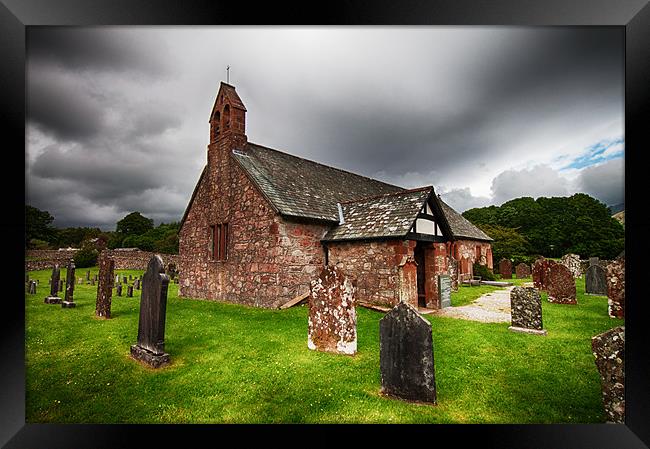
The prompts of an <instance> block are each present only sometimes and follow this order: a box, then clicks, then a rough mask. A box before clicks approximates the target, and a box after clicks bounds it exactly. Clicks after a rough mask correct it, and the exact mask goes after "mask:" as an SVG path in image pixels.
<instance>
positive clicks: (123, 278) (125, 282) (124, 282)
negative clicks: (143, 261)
mask: <svg viewBox="0 0 650 449" xmlns="http://www.w3.org/2000/svg"><path fill="white" fill-rule="evenodd" d="M122 284H128V282H127V281H126V276H122Z"/></svg>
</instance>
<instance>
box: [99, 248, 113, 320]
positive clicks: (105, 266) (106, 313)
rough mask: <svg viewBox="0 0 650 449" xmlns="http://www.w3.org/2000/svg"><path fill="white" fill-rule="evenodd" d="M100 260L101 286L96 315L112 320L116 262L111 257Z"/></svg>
mask: <svg viewBox="0 0 650 449" xmlns="http://www.w3.org/2000/svg"><path fill="white" fill-rule="evenodd" d="M99 259H100V260H99V285H98V286H97V299H96V300H95V315H96V316H98V317H101V318H105V319H110V317H111V301H112V296H113V270H114V268H115V260H114V259H112V258H110V257H100V258H99Z"/></svg>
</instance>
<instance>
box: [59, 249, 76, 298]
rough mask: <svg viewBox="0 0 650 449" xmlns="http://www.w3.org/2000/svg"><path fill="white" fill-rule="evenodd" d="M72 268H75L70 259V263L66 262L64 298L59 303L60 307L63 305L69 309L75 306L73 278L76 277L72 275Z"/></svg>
mask: <svg viewBox="0 0 650 449" xmlns="http://www.w3.org/2000/svg"><path fill="white" fill-rule="evenodd" d="M74 270H75V266H74V262H73V261H70V263H69V264H68V274H67V277H66V283H65V299H64V301H63V302H62V303H61V307H63V308H64V309H71V308H73V307H74V306H76V304H75V302H74V280H75V279H76V278H75V275H74Z"/></svg>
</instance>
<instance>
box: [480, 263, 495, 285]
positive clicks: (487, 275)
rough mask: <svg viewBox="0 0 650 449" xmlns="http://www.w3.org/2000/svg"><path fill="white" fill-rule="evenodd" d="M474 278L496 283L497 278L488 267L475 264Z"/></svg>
mask: <svg viewBox="0 0 650 449" xmlns="http://www.w3.org/2000/svg"><path fill="white" fill-rule="evenodd" d="M474 276H481V279H483V280H486V281H496V280H497V278H496V276H495V275H494V273H492V270H490V269H489V268H488V267H487V266H485V265H481V264H478V263H475V264H474Z"/></svg>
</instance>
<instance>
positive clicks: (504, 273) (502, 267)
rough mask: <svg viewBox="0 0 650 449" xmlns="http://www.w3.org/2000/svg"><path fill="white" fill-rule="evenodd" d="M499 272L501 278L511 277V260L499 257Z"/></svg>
mask: <svg viewBox="0 0 650 449" xmlns="http://www.w3.org/2000/svg"><path fill="white" fill-rule="evenodd" d="M499 273H500V274H501V279H512V262H510V260H508V259H501V260H500V261H499Z"/></svg>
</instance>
